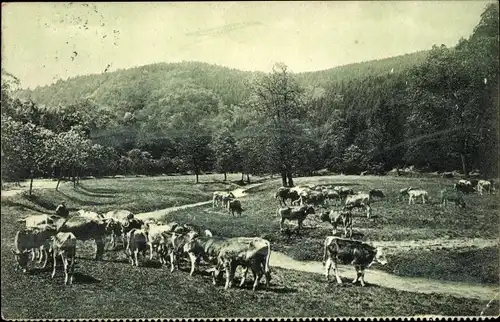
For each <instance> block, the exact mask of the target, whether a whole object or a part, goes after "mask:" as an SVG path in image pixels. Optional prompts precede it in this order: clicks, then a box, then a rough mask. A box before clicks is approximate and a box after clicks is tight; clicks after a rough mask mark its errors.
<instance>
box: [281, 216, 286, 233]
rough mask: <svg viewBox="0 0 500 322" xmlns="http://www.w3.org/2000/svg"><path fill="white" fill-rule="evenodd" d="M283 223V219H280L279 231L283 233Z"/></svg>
mask: <svg viewBox="0 0 500 322" xmlns="http://www.w3.org/2000/svg"><path fill="white" fill-rule="evenodd" d="M284 222H285V218H281V221H280V230H281V231H283V223H284Z"/></svg>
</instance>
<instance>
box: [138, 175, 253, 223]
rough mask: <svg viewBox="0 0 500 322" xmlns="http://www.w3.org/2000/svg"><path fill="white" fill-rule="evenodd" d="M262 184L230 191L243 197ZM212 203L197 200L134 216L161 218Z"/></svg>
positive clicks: (236, 195)
mask: <svg viewBox="0 0 500 322" xmlns="http://www.w3.org/2000/svg"><path fill="white" fill-rule="evenodd" d="M260 185H262V183H254V184H250V185H248V186H246V187H244V188H238V189H235V190H233V191H232V193H233V195H234V196H235V197H236V198H243V197H245V196H246V195H247V193H246V191H247V190H249V189H253V188H255V187H258V186H260ZM211 203H212V200H209V201H202V202H197V203H193V204H188V205H182V206H177V207H170V208H167V209H160V210H155V211H151V212H144V213H140V214H136V215H135V217H136V218H138V219H141V220H145V219H161V218H162V217H164V216H165V215H167V214H169V213H171V212H174V211H177V210H181V209H187V208H193V207H199V206H204V205H208V204H211Z"/></svg>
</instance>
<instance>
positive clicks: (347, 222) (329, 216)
mask: <svg viewBox="0 0 500 322" xmlns="http://www.w3.org/2000/svg"><path fill="white" fill-rule="evenodd" d="M320 220H321V221H323V222H329V223H330V224H331V225H332V226H333V235H336V234H337V227H338V226H340V227H342V228H343V229H344V237H352V214H351V212H350V211H345V210H342V211H335V210H332V211H329V212H324V213H322V214H321V215H320ZM348 230H349V234H348V233H347V231H348Z"/></svg>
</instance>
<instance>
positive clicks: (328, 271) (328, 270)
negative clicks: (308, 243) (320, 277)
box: [325, 257, 332, 281]
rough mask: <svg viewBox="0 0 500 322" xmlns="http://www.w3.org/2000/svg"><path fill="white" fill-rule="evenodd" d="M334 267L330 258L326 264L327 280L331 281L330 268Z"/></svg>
mask: <svg viewBox="0 0 500 322" xmlns="http://www.w3.org/2000/svg"><path fill="white" fill-rule="evenodd" d="M331 267H332V259H331V258H330V257H328V259H327V260H326V263H325V277H326V280H327V281H329V278H330V268H331Z"/></svg>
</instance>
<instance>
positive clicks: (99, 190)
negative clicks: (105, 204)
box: [77, 183, 126, 194]
mask: <svg viewBox="0 0 500 322" xmlns="http://www.w3.org/2000/svg"><path fill="white" fill-rule="evenodd" d="M77 187H80V188H81V189H83V190H86V191H87V192H90V193H97V194H116V193H121V192H125V191H126V190H123V189H112V188H90V187H87V186H86V185H84V184H81V183H80V184H79V185H78V186H77Z"/></svg>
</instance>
